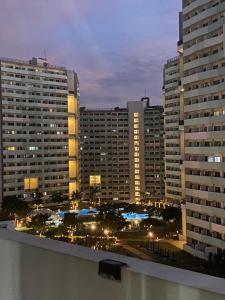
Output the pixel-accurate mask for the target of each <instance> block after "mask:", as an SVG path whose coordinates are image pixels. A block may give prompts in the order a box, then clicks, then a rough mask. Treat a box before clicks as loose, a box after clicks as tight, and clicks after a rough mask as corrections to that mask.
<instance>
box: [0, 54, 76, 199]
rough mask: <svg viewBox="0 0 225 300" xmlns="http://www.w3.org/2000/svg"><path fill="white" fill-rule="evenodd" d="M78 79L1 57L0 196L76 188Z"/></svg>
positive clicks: (41, 62)
mask: <svg viewBox="0 0 225 300" xmlns="http://www.w3.org/2000/svg"><path fill="white" fill-rule="evenodd" d="M78 97H79V87H78V78H77V75H76V73H74V72H73V71H69V70H66V69H65V68H61V67H57V66H52V65H50V64H49V63H48V62H47V61H46V60H45V59H40V58H32V59H31V60H30V61H21V60H16V59H8V58H0V100H1V101H0V152H1V153H0V154H1V156H0V157H1V159H0V191H1V197H0V198H1V200H2V197H3V196H14V195H15V196H19V197H27V196H28V195H29V194H30V193H33V192H35V191H36V190H39V191H40V192H42V193H43V194H44V195H46V196H48V195H49V194H51V193H52V192H53V191H59V192H62V193H65V194H68V193H70V194H71V193H72V192H73V191H76V190H77V189H78V188H79V170H78V169H79V168H78V167H79V166H78V136H77V135H78Z"/></svg>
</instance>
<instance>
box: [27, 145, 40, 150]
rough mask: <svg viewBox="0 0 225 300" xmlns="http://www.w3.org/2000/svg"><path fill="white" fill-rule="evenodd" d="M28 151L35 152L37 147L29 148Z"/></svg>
mask: <svg viewBox="0 0 225 300" xmlns="http://www.w3.org/2000/svg"><path fill="white" fill-rule="evenodd" d="M28 150H30V151H36V150H38V147H37V146H29V147H28Z"/></svg>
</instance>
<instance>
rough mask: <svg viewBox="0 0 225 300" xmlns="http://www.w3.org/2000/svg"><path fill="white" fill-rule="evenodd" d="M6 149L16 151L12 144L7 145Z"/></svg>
mask: <svg viewBox="0 0 225 300" xmlns="http://www.w3.org/2000/svg"><path fill="white" fill-rule="evenodd" d="M6 150H8V151H15V150H16V147H12V146H10V147H7V148H6Z"/></svg>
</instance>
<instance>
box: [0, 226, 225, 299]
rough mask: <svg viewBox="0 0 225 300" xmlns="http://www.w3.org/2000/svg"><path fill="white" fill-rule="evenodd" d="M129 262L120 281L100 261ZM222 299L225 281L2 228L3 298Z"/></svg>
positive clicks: (0, 270) (0, 279)
mask: <svg viewBox="0 0 225 300" xmlns="http://www.w3.org/2000/svg"><path fill="white" fill-rule="evenodd" d="M104 259H114V260H117V261H121V262H124V263H127V264H128V267H125V268H123V270H122V280H121V281H120V282H117V281H113V280H110V279H107V278H103V277H101V276H99V275H98V266H99V261H101V260H104ZM89 299H90V300H91V299H93V300H95V299H96V300H224V299H225V280H223V279H220V278H215V277H210V276H206V275H203V274H199V273H194V272H190V271H186V270H182V269H176V268H172V267H168V266H165V265H160V264H156V263H152V262H147V261H142V260H138V259H134V258H130V257H125V256H122V255H117V254H112V253H107V252H102V251H95V250H91V249H88V248H84V247H80V246H74V245H71V244H67V243H63V242H57V241H53V240H47V239H43V238H37V237H34V236H31V235H27V234H23V233H18V232H13V231H8V230H4V229H2V230H0V300H89Z"/></svg>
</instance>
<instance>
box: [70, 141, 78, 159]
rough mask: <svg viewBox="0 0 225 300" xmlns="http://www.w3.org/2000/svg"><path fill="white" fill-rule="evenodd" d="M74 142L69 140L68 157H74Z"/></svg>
mask: <svg viewBox="0 0 225 300" xmlns="http://www.w3.org/2000/svg"><path fill="white" fill-rule="evenodd" d="M76 148H77V147H76V140H75V139H69V156H76V154H77V153H76V152H77V151H76Z"/></svg>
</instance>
